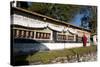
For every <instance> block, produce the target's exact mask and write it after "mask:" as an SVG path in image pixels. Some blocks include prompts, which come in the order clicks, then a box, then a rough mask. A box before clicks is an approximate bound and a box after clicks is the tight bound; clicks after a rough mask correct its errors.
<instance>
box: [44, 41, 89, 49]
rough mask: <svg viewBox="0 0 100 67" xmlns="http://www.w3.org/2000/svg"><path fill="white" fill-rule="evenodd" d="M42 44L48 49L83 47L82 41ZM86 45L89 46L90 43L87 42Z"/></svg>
mask: <svg viewBox="0 0 100 67" xmlns="http://www.w3.org/2000/svg"><path fill="white" fill-rule="evenodd" d="M43 44H44V45H45V46H46V47H48V48H49V49H50V50H56V49H64V48H74V47H83V43H43ZM87 46H90V43H87Z"/></svg>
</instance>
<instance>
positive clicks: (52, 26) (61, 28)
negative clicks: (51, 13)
mask: <svg viewBox="0 0 100 67" xmlns="http://www.w3.org/2000/svg"><path fill="white" fill-rule="evenodd" d="M48 27H49V28H50V29H52V30H55V31H58V32H63V30H64V28H63V27H56V26H54V25H51V24H49V25H48Z"/></svg>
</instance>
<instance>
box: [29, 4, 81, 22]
mask: <svg viewBox="0 0 100 67" xmlns="http://www.w3.org/2000/svg"><path fill="white" fill-rule="evenodd" d="M79 8H80V6H77V5H65V4H55V3H32V6H30V7H29V8H28V9H29V10H31V11H35V12H38V13H41V14H44V15H47V16H50V17H53V18H55V19H59V20H63V21H70V20H71V19H72V18H73V17H74V16H75V15H76V14H77V13H78V11H79Z"/></svg>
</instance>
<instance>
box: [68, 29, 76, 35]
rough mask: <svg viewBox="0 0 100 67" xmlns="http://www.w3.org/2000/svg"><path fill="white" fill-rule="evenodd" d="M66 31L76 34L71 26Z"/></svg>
mask: <svg viewBox="0 0 100 67" xmlns="http://www.w3.org/2000/svg"><path fill="white" fill-rule="evenodd" d="M68 32H70V33H72V34H78V32H77V31H76V30H74V29H72V28H68Z"/></svg>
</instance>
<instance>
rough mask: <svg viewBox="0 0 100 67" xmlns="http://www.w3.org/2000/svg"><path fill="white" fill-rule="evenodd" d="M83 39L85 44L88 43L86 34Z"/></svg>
mask: <svg viewBox="0 0 100 67" xmlns="http://www.w3.org/2000/svg"><path fill="white" fill-rule="evenodd" d="M82 40H83V46H86V43H87V37H86V36H85V35H84V36H83V39H82Z"/></svg>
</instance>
